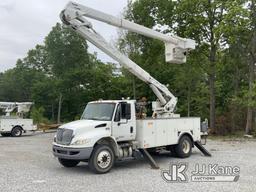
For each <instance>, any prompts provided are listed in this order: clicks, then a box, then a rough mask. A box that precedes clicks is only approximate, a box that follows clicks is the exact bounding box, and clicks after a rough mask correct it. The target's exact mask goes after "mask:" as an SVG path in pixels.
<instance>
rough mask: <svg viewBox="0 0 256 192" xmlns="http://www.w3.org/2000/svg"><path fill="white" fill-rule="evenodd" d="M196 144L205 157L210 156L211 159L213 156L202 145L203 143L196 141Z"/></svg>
mask: <svg viewBox="0 0 256 192" xmlns="http://www.w3.org/2000/svg"><path fill="white" fill-rule="evenodd" d="M194 144H195V146H196V147H197V148H198V149H199V150H200V151H201V152H202V153H203V154H204V155H205V156H208V157H211V156H212V155H211V153H210V152H209V151H207V150H206V149H205V148H204V147H203V145H202V143H201V142H200V141H195V142H194Z"/></svg>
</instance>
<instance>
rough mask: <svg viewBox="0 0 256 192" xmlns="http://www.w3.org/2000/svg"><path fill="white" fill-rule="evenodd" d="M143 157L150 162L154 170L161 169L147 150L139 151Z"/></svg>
mask: <svg viewBox="0 0 256 192" xmlns="http://www.w3.org/2000/svg"><path fill="white" fill-rule="evenodd" d="M139 150H140V152H141V153H142V155H143V157H144V158H145V159H146V160H147V161H148V162H149V164H150V166H151V168H152V169H159V166H158V165H157V163H156V162H155V160H154V159H153V157H152V156H151V155H150V154H149V153H148V151H147V149H139Z"/></svg>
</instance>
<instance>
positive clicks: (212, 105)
mask: <svg viewBox="0 0 256 192" xmlns="http://www.w3.org/2000/svg"><path fill="white" fill-rule="evenodd" d="M215 65H216V46H215V45H214V44H212V45H211V50H210V72H209V84H210V128H211V129H215V75H216V66H215Z"/></svg>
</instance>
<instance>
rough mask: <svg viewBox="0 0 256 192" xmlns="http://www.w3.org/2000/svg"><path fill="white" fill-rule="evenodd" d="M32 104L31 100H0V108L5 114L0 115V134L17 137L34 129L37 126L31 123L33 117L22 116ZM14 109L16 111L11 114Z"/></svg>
mask: <svg viewBox="0 0 256 192" xmlns="http://www.w3.org/2000/svg"><path fill="white" fill-rule="evenodd" d="M32 105H33V103H32V102H0V109H2V110H3V111H4V112H5V116H1V117H0V134H1V135H2V136H13V137H19V136H21V135H22V133H24V132H27V131H35V130H36V129H37V126H36V125H34V124H33V119H27V118H23V116H24V113H27V112H29V111H30V108H31V106H32ZM14 111H16V113H15V115H12V113H13V112H14Z"/></svg>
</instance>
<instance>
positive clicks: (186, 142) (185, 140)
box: [175, 135, 192, 158]
mask: <svg viewBox="0 0 256 192" xmlns="http://www.w3.org/2000/svg"><path fill="white" fill-rule="evenodd" d="M191 152H192V141H191V139H190V138H189V137H188V136H187V135H184V136H182V137H181V139H180V141H179V143H178V144H177V145H176V146H175V153H176V155H177V156H178V157H180V158H186V157H189V156H190V155H191Z"/></svg>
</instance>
